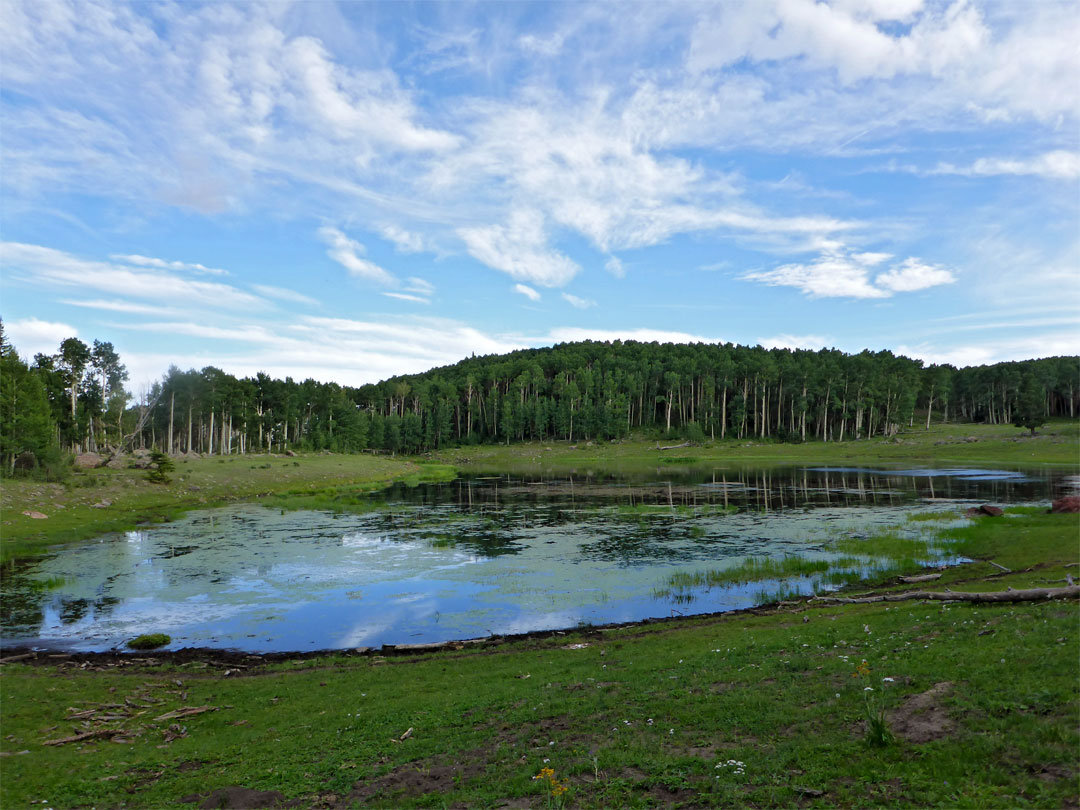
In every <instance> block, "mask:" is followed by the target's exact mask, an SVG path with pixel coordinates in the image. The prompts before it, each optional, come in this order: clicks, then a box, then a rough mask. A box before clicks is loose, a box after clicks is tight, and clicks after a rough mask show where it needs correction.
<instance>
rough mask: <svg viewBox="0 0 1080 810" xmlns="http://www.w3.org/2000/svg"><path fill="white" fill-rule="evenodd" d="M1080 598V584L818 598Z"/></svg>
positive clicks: (848, 601)
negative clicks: (1054, 586)
mask: <svg viewBox="0 0 1080 810" xmlns="http://www.w3.org/2000/svg"><path fill="white" fill-rule="evenodd" d="M1076 597H1080V585H1069V586H1066V587H1064V588H1029V589H1027V590H1023V591H1014V590H1007V591H981V592H980V591H944V592H941V591H909V592H907V593H886V594H881V595H880V596H860V597H856V598H854V599H847V598H844V597H842V596H815V597H814V599H816V600H818V601H821V602H835V603H839V604H845V605H850V604H862V603H866V602H903V601H904V600H907V599H931V600H936V601H939V602H1037V601H1040V600H1043V599H1072V598H1076Z"/></svg>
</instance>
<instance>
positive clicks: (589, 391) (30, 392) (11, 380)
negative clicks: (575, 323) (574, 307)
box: [0, 338, 1080, 473]
mask: <svg viewBox="0 0 1080 810" xmlns="http://www.w3.org/2000/svg"><path fill="white" fill-rule="evenodd" d="M2 352H3V371H2V387H3V393H2V397H0V400H2V401H0V408H2V409H3V413H2V414H0V421H2V424H3V436H2V441H3V447H2V453H3V463H4V470H5V472H6V473H10V472H11V471H13V469H14V467H15V461H16V459H17V458H18V457H20V456H23V457H24V459H25V461H26V462H27V463H28V466H33V464H32V463H31V460H30V459H29V458H28V457H27V456H26V454H30V456H33V457H34V458H36V459H37V461H41V460H43V459H44V458H46V457H47V456H48V454H49V453H50V452H55V451H63V452H72V453H78V452H84V451H94V452H106V451H130V450H134V449H139V448H144V449H154V450H160V451H162V452H165V453H169V454H173V455H180V454H191V453H198V454H206V455H229V454H243V453H259V452H267V451H275V452H283V451H285V450H288V449H295V450H330V451H334V452H359V451H370V452H386V453H410V454H412V453H422V452H426V451H429V450H434V449H438V448H441V447H445V446H448V445H455V444H475V443H492V442H501V443H511V442H519V441H527V440H559V441H567V442H577V441H592V440H612V439H619V438H622V437H625V436H628V435H629V434H631V433H639V432H643V433H645V434H647V435H655V436H656V437H658V438H659V437H664V438H672V437H678V438H681V439H684V440H689V441H697V442H700V441H704V440H706V439H709V440H717V439H737V440H757V441H776V442H806V441H822V442H833V441H850V440H859V439H867V438H873V437H888V436H891V435H893V434H895V433H896V432H897V431H898V430H899V429H900V428H901V427H913V426H915V425H916V424H924V425H925V426H927V427H929V425H930V424H931V423H932V422H950V421H953V422H957V421H959V422H987V423H992V424H999V423H1008V422H1011V421H1013V420H1014V419H1015V418H1016V414H1015V413H1014V411H1015V410H1016V408H1017V407H1018V403H1021V402H1025V401H1026V402H1028V407H1029V408H1035V409H1036V410H1039V409H1041V412H1042V413H1041V414H1036V415H1037V416H1042V417H1046V418H1049V417H1054V416H1070V417H1072V416H1075V415H1076V408H1077V398H1078V395H1080V390H1078V385H1077V369H1078V358H1077V357H1054V358H1045V359H1041V360H1031V361H1026V362H1008V363H998V364H995V365H990V366H977V367H970V368H961V369H957V368H954V367H952V366H948V365H931V366H928V367H924V366H923V364H922V362H921V361H918V360H912V359H909V358H907V357H903V356H897V355H894V354H893V353H891V352H888V351H883V352H876V353H875V352H870V351H863V352H860V353H859V354H845V353H844V352H841V351H837V350H835V349H826V350H821V351H808V350H788V349H764V348H762V347H760V346H756V347H749V346H737V345H732V344H659V343H637V342H632V341H627V342H620V341H616V342H613V343H600V342H589V341H586V342H578V343H566V344H560V345H557V346H554V347H551V348H542V349H527V350H522V351H515V352H511V353H509V354H504V355H490V356H485V357H475V356H474V357H470V358H468V359H465V360H462V361H461V362H459V363H456V364H454V365H452V366H446V367H443V368H437V369H433V370H431V371H428V372H426V373H423V374H413V375H402V376H398V377H392V378H390V379H387V380H384V381H382V382H380V383H376V384H371V385H364V386H360V387H358V388H351V387H346V386H341V385H337V384H335V383H323V382H317V381H315V380H313V379H307V380H303V381H301V382H297V381H296V380H293V379H292V378H286V379H284V380H279V379H272V378H271V377H269V376H267V375H266V374H261V373H260V374H256V375H255V376H253V377H244V378H237V377H235V376H233V375H231V374H228V373H226V372H224V371H222V370H221V369H218V368H215V367H213V366H208V367H206V368H203V369H199V370H195V369H190V370H187V371H183V370H181V369H179V368H177V367H175V366H174V367H172V368H170V369H169V371H168V372H167V373H166V374H165V376H164V377H163V378H162V379H161V380H160V381H158V382H155V383H154V384H153V385H152V386H151V387H150V388H149V390H146V391H144V392H142V394H141V395H140V396H138V397H132V396H131V395H130V394H129V393H128V392H127V391H126V390H125V388H124V382H125V381H126V379H127V371H126V369H125V368H124V365H123V363H122V361H121V358H120V357H119V356H118V355H117V353H116V352H115V350H114V349H113V346H112V344H111V343H108V342H101V341H97V340H95V341H94V342H93V343H92V344H91V345H87V344H85V343H83V342H82V341H80V340H78V339H76V338H70V339H68V340H65V341H63V342H62V343H61V345H60V346H59V347H58V350H57V352H56V353H55V354H52V355H46V354H38V355H37V356H36V357H35V358H34V359H33V361H32V362H31V363H29V364H27V363H25V362H24V361H23V360H22V359H21V358H20V357H19V355H18V353H17V351H16V347H13V346H11V345H9V344H8V343H7V341H6V340H4V341H3V349H2Z"/></svg>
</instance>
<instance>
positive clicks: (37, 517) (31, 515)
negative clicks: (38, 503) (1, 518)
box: [23, 510, 49, 520]
mask: <svg viewBox="0 0 1080 810" xmlns="http://www.w3.org/2000/svg"><path fill="white" fill-rule="evenodd" d="M23 514H24V515H26V516H27V517H28V518H33V519H34V520H47V519H48V517H49V516H48V515H43V514H41V512H31V511H30V510H27V511H25V512H23Z"/></svg>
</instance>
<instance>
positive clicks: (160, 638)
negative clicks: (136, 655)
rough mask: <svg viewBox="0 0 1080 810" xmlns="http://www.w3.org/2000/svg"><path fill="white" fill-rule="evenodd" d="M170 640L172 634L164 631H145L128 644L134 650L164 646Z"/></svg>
mask: <svg viewBox="0 0 1080 810" xmlns="http://www.w3.org/2000/svg"><path fill="white" fill-rule="evenodd" d="M170 641H172V636H167V635H165V634H164V633H144V634H143V635H141V636H136V637H135V638H133V639H131V641H129V642H128V643H127V645H128V646H129V647H131V649H133V650H154V649H157V648H158V647H164V646H165V645H166V644H168V643H169V642H170Z"/></svg>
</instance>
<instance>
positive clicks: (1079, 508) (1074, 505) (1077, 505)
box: [1050, 495, 1080, 515]
mask: <svg viewBox="0 0 1080 810" xmlns="http://www.w3.org/2000/svg"><path fill="white" fill-rule="evenodd" d="M1050 511H1051V512H1052V513H1053V514H1055V515H1057V514H1068V513H1071V512H1080V496H1077V495H1066V496H1065V497H1064V498H1058V499H1057V500H1056V501H1054V502H1053V503H1052V504H1050Z"/></svg>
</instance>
